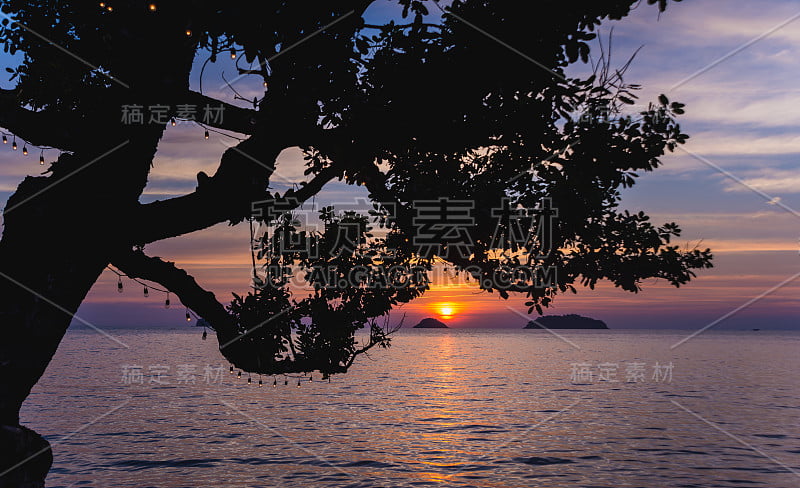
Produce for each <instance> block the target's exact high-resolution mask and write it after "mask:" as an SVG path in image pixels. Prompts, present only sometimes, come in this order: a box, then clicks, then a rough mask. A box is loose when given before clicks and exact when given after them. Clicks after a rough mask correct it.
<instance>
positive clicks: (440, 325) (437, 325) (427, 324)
mask: <svg viewBox="0 0 800 488" xmlns="http://www.w3.org/2000/svg"><path fill="white" fill-rule="evenodd" d="M414 328H415V329H449V327H447V325H445V323H444V322H442V321H440V320H436V319H434V318H430V317H429V318H427V319H422V320H420V322H419V323H418V324H417V325H415V326H414Z"/></svg>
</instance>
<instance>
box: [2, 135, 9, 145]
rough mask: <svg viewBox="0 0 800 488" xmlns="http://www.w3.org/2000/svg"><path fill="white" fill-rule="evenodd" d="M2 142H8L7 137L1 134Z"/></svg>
mask: <svg viewBox="0 0 800 488" xmlns="http://www.w3.org/2000/svg"><path fill="white" fill-rule="evenodd" d="M3 144H8V137H6V136H3Z"/></svg>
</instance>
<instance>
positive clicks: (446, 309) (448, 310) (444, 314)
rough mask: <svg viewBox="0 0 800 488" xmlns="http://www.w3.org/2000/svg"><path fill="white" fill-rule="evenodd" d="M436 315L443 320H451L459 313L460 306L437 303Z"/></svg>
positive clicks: (449, 303) (450, 303)
mask: <svg viewBox="0 0 800 488" xmlns="http://www.w3.org/2000/svg"><path fill="white" fill-rule="evenodd" d="M434 309H435V310H436V313H437V314H438V315H439V317H440V318H442V319H445V320H447V319H451V318H453V316H454V315H455V314H456V313H457V312H458V306H457V305H456V304H455V303H452V302H443V303H437V304H436V305H435V307H434Z"/></svg>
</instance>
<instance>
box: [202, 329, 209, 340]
mask: <svg viewBox="0 0 800 488" xmlns="http://www.w3.org/2000/svg"><path fill="white" fill-rule="evenodd" d="M206 339H208V332H206V329H205V328H203V340H206Z"/></svg>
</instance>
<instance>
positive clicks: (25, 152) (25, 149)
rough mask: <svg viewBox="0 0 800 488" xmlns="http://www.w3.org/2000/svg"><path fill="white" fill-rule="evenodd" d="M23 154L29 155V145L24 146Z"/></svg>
mask: <svg viewBox="0 0 800 488" xmlns="http://www.w3.org/2000/svg"><path fill="white" fill-rule="evenodd" d="M22 154H23V155H25V156H27V155H28V146H27V145H24V146H22Z"/></svg>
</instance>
